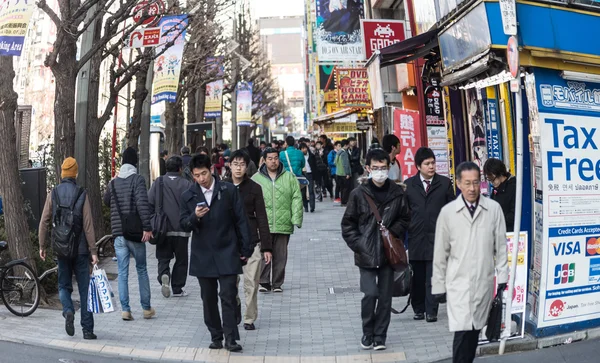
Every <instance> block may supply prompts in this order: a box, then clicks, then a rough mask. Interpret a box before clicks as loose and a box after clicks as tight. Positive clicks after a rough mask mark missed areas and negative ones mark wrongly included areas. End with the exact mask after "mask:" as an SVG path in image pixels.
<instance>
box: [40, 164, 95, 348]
mask: <svg viewBox="0 0 600 363" xmlns="http://www.w3.org/2000/svg"><path fill="white" fill-rule="evenodd" d="M77 173H78V165H77V161H76V160H75V159H73V158H71V157H69V158H66V159H65V160H64V162H63V164H62V167H61V182H60V184H59V185H58V186H56V187H55V188H54V189H53V190H52V192H50V194H48V197H47V198H46V204H45V205H44V211H43V212H42V217H41V220H40V229H39V239H40V257H41V259H42V260H45V259H46V239H47V236H48V229H49V226H50V222H52V237H51V241H52V249H53V251H54V254H55V256H56V257H57V259H58V295H59V297H60V302H61V304H62V306H63V316H64V317H65V330H66V332H67V334H68V335H70V336H73V335H75V308H74V307H73V301H72V300H71V293H72V292H73V285H72V278H73V274H75V278H76V279H77V287H78V288H79V298H80V302H81V327H82V328H83V339H88V340H91V339H96V335H95V334H94V316H93V315H92V313H90V312H88V311H87V309H86V306H87V297H88V286H89V284H90V270H89V262H90V255H91V260H92V264H94V265H95V264H97V263H98V251H97V249H96V236H95V235H94V222H93V218H92V208H91V207H90V201H89V199H88V196H87V192H86V190H85V189H83V188H81V187H79V186H78V185H77V182H76V179H77Z"/></svg>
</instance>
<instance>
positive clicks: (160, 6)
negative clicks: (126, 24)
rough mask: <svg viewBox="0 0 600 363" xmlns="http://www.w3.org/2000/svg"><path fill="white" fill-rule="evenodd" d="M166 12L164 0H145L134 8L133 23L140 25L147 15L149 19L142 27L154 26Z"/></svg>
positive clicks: (143, 22) (145, 20)
mask: <svg viewBox="0 0 600 363" xmlns="http://www.w3.org/2000/svg"><path fill="white" fill-rule="evenodd" d="M164 12H165V3H164V2H163V1H162V0H143V1H140V2H139V3H138V4H137V5H136V6H135V8H133V21H134V22H136V23H138V22H139V21H140V20H141V19H142V18H143V17H144V15H146V16H148V17H147V18H146V19H144V21H142V25H153V24H156V23H157V22H158V20H159V19H160V15H161V14H164Z"/></svg>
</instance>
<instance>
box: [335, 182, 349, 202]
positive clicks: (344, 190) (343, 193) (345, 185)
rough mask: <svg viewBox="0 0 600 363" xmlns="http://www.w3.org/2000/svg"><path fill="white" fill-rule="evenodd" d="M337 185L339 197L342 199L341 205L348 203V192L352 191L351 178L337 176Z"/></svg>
mask: <svg viewBox="0 0 600 363" xmlns="http://www.w3.org/2000/svg"><path fill="white" fill-rule="evenodd" d="M336 181H337V185H338V187H339V191H340V198H341V199H342V205H344V204H346V203H348V198H349V197H350V192H351V191H352V180H351V179H347V178H346V177H345V176H339V175H338V176H337V179H336Z"/></svg>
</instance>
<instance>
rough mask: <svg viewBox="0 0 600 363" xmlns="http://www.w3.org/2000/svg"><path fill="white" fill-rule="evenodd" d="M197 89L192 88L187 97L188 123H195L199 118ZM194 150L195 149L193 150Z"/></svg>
mask: <svg viewBox="0 0 600 363" xmlns="http://www.w3.org/2000/svg"><path fill="white" fill-rule="evenodd" d="M196 91H197V89H196V88H194V89H192V90H190V92H189V93H188V97H187V123H188V124H194V123H196V122H198V121H196V120H197V117H196V116H197V115H196ZM192 151H193V150H192Z"/></svg>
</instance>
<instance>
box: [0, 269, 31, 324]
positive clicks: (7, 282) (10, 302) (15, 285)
mask: <svg viewBox="0 0 600 363" xmlns="http://www.w3.org/2000/svg"><path fill="white" fill-rule="evenodd" d="M0 283H1V284H2V285H1V291H0V292H1V293H2V301H3V302H4V306H6V308H7V309H8V310H9V311H10V312H11V313H13V314H15V315H17V316H29V315H31V314H33V312H34V311H35V310H36V309H37V307H38V305H39V303H40V282H39V281H38V278H37V275H36V274H35V273H34V272H33V269H32V268H31V267H30V266H29V265H28V264H27V263H25V262H19V263H17V264H16V265H13V266H11V267H9V268H7V269H6V270H5V271H4V273H3V274H2V279H1V281H0Z"/></svg>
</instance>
